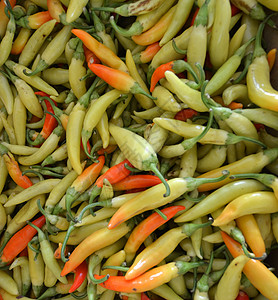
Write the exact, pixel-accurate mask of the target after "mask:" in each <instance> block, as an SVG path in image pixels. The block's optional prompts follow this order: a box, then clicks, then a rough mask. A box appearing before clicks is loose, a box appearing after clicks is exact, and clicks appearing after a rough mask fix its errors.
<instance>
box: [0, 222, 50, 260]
mask: <svg viewBox="0 0 278 300" xmlns="http://www.w3.org/2000/svg"><path fill="white" fill-rule="evenodd" d="M32 224H34V225H36V226H37V227H39V228H41V227H42V226H43V225H44V224H45V216H41V217H39V218H38V219H36V220H34V221H33V222H32ZM36 233H37V230H36V229H34V228H33V227H32V226H30V225H26V226H25V227H23V228H22V229H21V230H19V231H18V232H17V233H15V234H14V235H13V236H12V237H11V239H10V240H9V241H8V243H7V244H6V246H5V248H4V249H3V254H2V256H1V258H0V260H1V261H2V262H4V263H9V262H11V261H12V260H13V259H14V258H15V257H16V256H17V255H18V254H19V253H20V252H21V251H22V250H23V249H24V248H26V247H27V245H28V243H29V242H30V241H31V240H32V238H33V237H34V236H35V235H36Z"/></svg>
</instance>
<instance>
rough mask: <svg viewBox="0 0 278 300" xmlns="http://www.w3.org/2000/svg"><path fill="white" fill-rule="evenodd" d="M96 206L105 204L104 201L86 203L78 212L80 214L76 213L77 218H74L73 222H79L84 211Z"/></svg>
mask: <svg viewBox="0 0 278 300" xmlns="http://www.w3.org/2000/svg"><path fill="white" fill-rule="evenodd" d="M96 206H105V202H104V201H100V202H95V203H91V204H88V205H86V206H85V207H84V208H83V209H82V210H81V212H80V214H79V215H78V217H77V218H75V220H74V222H75V223H80V222H81V220H82V217H83V215H84V213H85V212H86V211H87V210H88V209H90V210H91V209H92V208H93V207H96Z"/></svg>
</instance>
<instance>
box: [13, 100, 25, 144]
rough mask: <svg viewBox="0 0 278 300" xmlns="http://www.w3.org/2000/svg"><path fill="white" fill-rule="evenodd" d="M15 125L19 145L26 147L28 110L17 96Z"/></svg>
mask: <svg viewBox="0 0 278 300" xmlns="http://www.w3.org/2000/svg"><path fill="white" fill-rule="evenodd" d="M14 104H15V105H14V111H13V124H14V133H15V137H16V141H17V144H18V145H23V146H24V145H25V138H26V119H27V113H26V108H25V106H24V105H23V103H22V101H21V100H20V97H19V96H18V95H17V96H16V97H15V99H14Z"/></svg>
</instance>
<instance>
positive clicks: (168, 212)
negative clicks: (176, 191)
mask: <svg viewBox="0 0 278 300" xmlns="http://www.w3.org/2000/svg"><path fill="white" fill-rule="evenodd" d="M183 209H185V207H184V206H182V205H175V206H169V207H166V208H163V209H162V210H161V212H162V213H163V214H164V215H165V216H166V217H167V218H166V219H163V218H162V216H161V215H159V214H158V213H157V212H155V213H153V214H151V215H150V216H149V217H148V218H146V219H145V220H143V221H142V222H141V223H139V224H138V225H137V227H135V228H134V229H133V231H132V233H131V235H130V236H129V238H128V240H127V242H126V244H125V248H124V250H125V252H126V259H127V261H128V262H130V261H131V260H132V259H133V257H134V256H135V253H136V251H137V250H138V249H139V247H140V245H141V244H142V243H143V242H144V240H145V239H146V238H147V237H148V236H149V235H150V234H151V233H152V232H154V231H155V230H156V229H157V228H158V227H160V226H161V225H163V224H165V223H166V222H168V221H169V220H170V219H171V218H172V217H173V216H174V215H175V214H176V213H177V212H178V211H181V210H183Z"/></svg>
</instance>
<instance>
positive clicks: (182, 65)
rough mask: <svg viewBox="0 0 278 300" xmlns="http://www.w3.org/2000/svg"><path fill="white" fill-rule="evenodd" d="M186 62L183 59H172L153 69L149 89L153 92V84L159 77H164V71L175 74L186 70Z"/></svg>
mask: <svg viewBox="0 0 278 300" xmlns="http://www.w3.org/2000/svg"><path fill="white" fill-rule="evenodd" d="M186 67H187V63H186V62H185V61H184V60H172V61H170V62H168V63H166V64H163V65H161V66H159V67H158V68H156V69H155V71H154V72H153V74H152V77H151V87H150V91H151V92H153V90H154V88H155V85H156V84H157V83H158V81H159V80H160V79H161V78H164V77H165V75H164V73H165V72H166V71H172V72H174V73H175V74H177V73H181V72H183V71H185V70H186Z"/></svg>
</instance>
